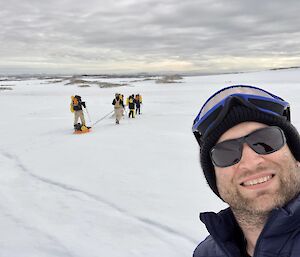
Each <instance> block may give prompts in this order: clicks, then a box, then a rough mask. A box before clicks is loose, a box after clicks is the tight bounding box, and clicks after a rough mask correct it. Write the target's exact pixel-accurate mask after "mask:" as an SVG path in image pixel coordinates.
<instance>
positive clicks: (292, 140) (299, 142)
mask: <svg viewBox="0 0 300 257" xmlns="http://www.w3.org/2000/svg"><path fill="white" fill-rule="evenodd" d="M246 121H254V122H259V123H263V124H266V125H269V126H278V127H280V128H281V129H282V130H283V131H284V134H285V137H286V140H287V144H288V146H289V148H290V150H291V152H292V154H293V155H294V157H295V159H296V160H297V161H300V136H299V133H298V131H297V129H296V128H295V127H294V126H293V125H292V124H291V123H290V122H289V121H288V120H287V118H286V117H284V116H275V115H272V114H267V113H264V112H261V111H258V110H254V109H250V108H248V107H246V106H243V105H236V106H233V107H232V108H231V109H230V111H229V112H228V113H227V114H226V116H225V117H224V119H223V120H222V122H221V123H220V124H219V125H218V126H217V127H216V128H215V129H214V130H213V131H211V132H210V134H209V135H208V136H207V137H206V138H205V139H204V140H203V141H202V142H201V144H200V163H201V167H202V170H203V172H204V175H205V178H206V180H207V183H208V185H209V186H210V188H211V189H212V190H213V191H214V193H215V194H216V195H217V196H219V197H220V195H219V191H218V188H217V185H216V176H215V170H214V166H213V164H212V162H211V159H210V150H211V148H212V147H213V146H214V145H215V144H216V143H217V141H218V140H219V138H220V137H221V135H222V134H223V133H225V132H226V131H227V130H228V129H230V128H232V127H234V126H235V125H237V124H239V123H242V122H246ZM220 198H221V197H220Z"/></svg>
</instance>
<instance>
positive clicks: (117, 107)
mask: <svg viewBox="0 0 300 257" xmlns="http://www.w3.org/2000/svg"><path fill="white" fill-rule="evenodd" d="M112 105H113V106H114V111H115V117H116V124H119V123H120V120H121V118H122V112H123V109H124V104H123V101H122V99H121V98H120V94H118V93H116V94H115V98H114V100H113V101H112Z"/></svg>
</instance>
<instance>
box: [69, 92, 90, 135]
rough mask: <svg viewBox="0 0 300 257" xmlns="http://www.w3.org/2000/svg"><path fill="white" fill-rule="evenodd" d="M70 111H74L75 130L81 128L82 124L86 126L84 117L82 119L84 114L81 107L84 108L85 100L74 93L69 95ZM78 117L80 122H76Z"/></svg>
mask: <svg viewBox="0 0 300 257" xmlns="http://www.w3.org/2000/svg"><path fill="white" fill-rule="evenodd" d="M71 100H72V101H71V106H70V109H71V112H73V113H74V129H75V130H81V128H82V127H83V126H84V127H86V124H85V119H84V114H83V110H82V107H84V108H86V105H85V102H83V101H82V100H81V96H79V95H75V96H71ZM79 119H80V121H81V124H80V123H78V120H79Z"/></svg>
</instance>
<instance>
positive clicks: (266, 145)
mask: <svg viewBox="0 0 300 257" xmlns="http://www.w3.org/2000/svg"><path fill="white" fill-rule="evenodd" d="M245 140H246V142H247V143H248V145H249V146H250V147H251V148H252V149H253V150H254V151H255V152H256V153H258V154H269V153H273V152H276V151H278V150H279V149H280V148H281V147H283V145H284V144H285V138H284V135H283V132H282V131H281V130H280V128H278V127H267V128H265V129H260V130H258V131H256V132H254V133H252V134H250V135H249V136H248V137H247V138H246V139H245Z"/></svg>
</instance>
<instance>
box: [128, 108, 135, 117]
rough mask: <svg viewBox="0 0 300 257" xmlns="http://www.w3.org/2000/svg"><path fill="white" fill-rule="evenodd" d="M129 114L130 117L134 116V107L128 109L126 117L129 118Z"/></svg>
mask: <svg viewBox="0 0 300 257" xmlns="http://www.w3.org/2000/svg"><path fill="white" fill-rule="evenodd" d="M130 116H132V118H134V109H130V110H129V115H128V117H129V118H130Z"/></svg>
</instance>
